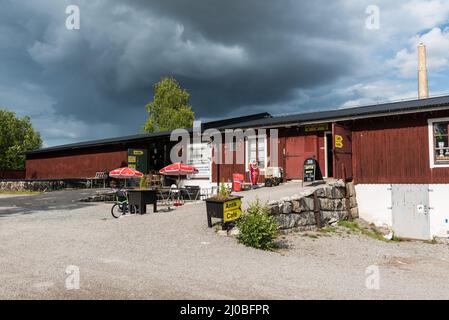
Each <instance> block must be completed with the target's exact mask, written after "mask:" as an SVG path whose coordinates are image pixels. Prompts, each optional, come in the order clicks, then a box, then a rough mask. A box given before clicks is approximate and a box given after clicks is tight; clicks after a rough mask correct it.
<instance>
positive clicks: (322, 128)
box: [305, 123, 329, 132]
mask: <svg viewBox="0 0 449 320" xmlns="http://www.w3.org/2000/svg"><path fill="white" fill-rule="evenodd" d="M326 130H329V124H327V123H320V124H311V125H308V126H305V131H306V132H315V131H326Z"/></svg>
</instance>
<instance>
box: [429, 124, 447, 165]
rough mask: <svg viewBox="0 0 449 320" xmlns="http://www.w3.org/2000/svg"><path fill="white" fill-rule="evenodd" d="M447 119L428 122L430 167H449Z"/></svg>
mask: <svg viewBox="0 0 449 320" xmlns="http://www.w3.org/2000/svg"><path fill="white" fill-rule="evenodd" d="M448 128H449V118H441V119H430V120H429V147H430V150H429V156H430V167H431V168H433V167H449V130H448Z"/></svg>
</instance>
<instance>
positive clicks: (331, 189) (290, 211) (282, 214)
mask: <svg viewBox="0 0 449 320" xmlns="http://www.w3.org/2000/svg"><path fill="white" fill-rule="evenodd" d="M314 194H316V198H317V200H316V201H315V200H314V198H315V196H314ZM346 195H348V197H346ZM315 202H316V203H317V208H315ZM269 206H270V209H271V214H272V215H273V216H274V217H275V218H276V220H277V221H278V223H279V226H280V229H282V230H285V229H293V228H299V229H311V228H314V227H316V226H317V218H319V219H320V220H319V221H320V222H321V226H325V225H331V224H334V223H336V222H338V221H340V220H346V219H348V218H349V217H350V216H352V218H357V217H358V210H357V200H356V195H355V189H354V185H353V183H348V184H346V185H345V183H344V182H343V181H340V180H339V181H337V182H334V183H329V184H325V185H322V186H318V187H313V188H308V189H306V190H304V191H303V192H302V193H301V194H299V195H297V194H296V195H293V196H291V197H285V198H282V199H280V200H279V201H271V202H269ZM348 208H349V210H348Z"/></svg>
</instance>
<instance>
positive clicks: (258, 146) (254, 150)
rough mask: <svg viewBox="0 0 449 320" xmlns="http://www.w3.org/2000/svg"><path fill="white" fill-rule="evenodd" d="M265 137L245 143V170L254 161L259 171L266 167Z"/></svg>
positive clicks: (258, 137)
mask: <svg viewBox="0 0 449 320" xmlns="http://www.w3.org/2000/svg"><path fill="white" fill-rule="evenodd" d="M266 142H267V139H266V136H257V139H256V138H250V139H248V140H247V141H246V164H245V167H246V170H247V171H248V170H249V163H250V162H251V161H252V160H256V161H257V162H258V164H259V168H260V169H264V168H265V166H266V155H267V153H266Z"/></svg>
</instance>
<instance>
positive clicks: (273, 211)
mask: <svg viewBox="0 0 449 320" xmlns="http://www.w3.org/2000/svg"><path fill="white" fill-rule="evenodd" d="M269 207H270V214H271V215H272V216H277V215H278V214H280V213H281V212H280V210H279V205H278V204H277V203H276V204H273V205H269Z"/></svg>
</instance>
